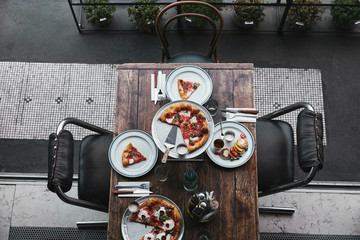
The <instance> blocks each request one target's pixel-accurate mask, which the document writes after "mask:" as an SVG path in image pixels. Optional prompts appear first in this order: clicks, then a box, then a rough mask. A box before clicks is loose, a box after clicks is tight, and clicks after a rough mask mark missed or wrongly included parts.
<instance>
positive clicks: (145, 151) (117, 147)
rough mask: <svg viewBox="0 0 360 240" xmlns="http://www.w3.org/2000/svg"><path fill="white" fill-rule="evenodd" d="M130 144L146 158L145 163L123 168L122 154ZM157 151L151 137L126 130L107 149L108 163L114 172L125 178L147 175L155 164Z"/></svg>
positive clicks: (144, 133) (140, 132) (138, 131)
mask: <svg viewBox="0 0 360 240" xmlns="http://www.w3.org/2000/svg"><path fill="white" fill-rule="evenodd" d="M129 143H132V144H133V146H134V147H136V148H137V150H138V151H139V152H140V153H141V154H142V155H144V157H146V160H145V161H141V162H139V163H135V164H133V165H130V166H127V167H124V166H123V165H122V154H123V152H124V149H125V147H126V146H127V145H128V144H129ZM157 157H158V149H157V147H156V144H155V142H154V140H153V139H152V137H151V136H150V135H149V134H147V133H146V132H143V131H140V130H128V131H125V132H123V133H121V134H119V135H118V136H117V137H116V138H115V139H114V140H113V141H112V143H111V145H110V147H109V161H110V164H111V166H112V167H113V168H114V170H115V171H116V172H118V173H119V174H120V175H123V176H125V177H140V176H143V175H145V174H146V173H148V172H149V171H150V170H151V169H152V168H153V167H154V166H155V163H156V160H157Z"/></svg>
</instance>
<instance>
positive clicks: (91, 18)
mask: <svg viewBox="0 0 360 240" xmlns="http://www.w3.org/2000/svg"><path fill="white" fill-rule="evenodd" d="M108 2H109V1H108V0H85V1H84V3H108ZM83 9H84V14H85V17H86V19H87V21H88V22H89V23H93V24H97V25H106V24H109V23H110V22H111V20H112V18H113V14H114V12H115V10H116V8H115V6H113V5H83Z"/></svg>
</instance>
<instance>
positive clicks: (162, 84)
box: [150, 71, 166, 102]
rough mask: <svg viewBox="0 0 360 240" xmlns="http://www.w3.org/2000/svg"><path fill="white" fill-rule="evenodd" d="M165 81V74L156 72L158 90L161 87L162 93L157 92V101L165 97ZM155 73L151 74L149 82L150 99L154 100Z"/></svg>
mask: <svg viewBox="0 0 360 240" xmlns="http://www.w3.org/2000/svg"><path fill="white" fill-rule="evenodd" d="M165 83H166V74H165V73H164V74H163V73H162V72H161V71H159V72H158V84H157V85H158V86H157V87H158V90H159V87H160V89H161V93H162V94H158V101H159V100H163V99H165V98H166V94H165ZM154 89H155V74H151V82H150V91H151V101H152V102H153V101H155V90H154Z"/></svg>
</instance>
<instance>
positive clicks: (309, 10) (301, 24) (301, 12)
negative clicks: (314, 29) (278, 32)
mask: <svg viewBox="0 0 360 240" xmlns="http://www.w3.org/2000/svg"><path fill="white" fill-rule="evenodd" d="M293 4H294V5H293V6H292V7H291V8H290V10H289V13H288V17H287V20H286V21H287V26H288V28H289V29H291V30H298V31H308V30H310V29H311V26H312V25H313V24H315V23H316V21H321V19H322V15H323V14H324V11H325V9H324V8H322V7H320V6H296V5H295V4H321V1H320V0H294V1H293Z"/></svg>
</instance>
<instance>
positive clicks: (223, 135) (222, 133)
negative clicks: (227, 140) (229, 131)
mask: <svg viewBox="0 0 360 240" xmlns="http://www.w3.org/2000/svg"><path fill="white" fill-rule="evenodd" d="M220 128H221V137H220V138H221V140H224V137H225V134H224V132H223V129H222V120H221V119H220Z"/></svg>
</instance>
